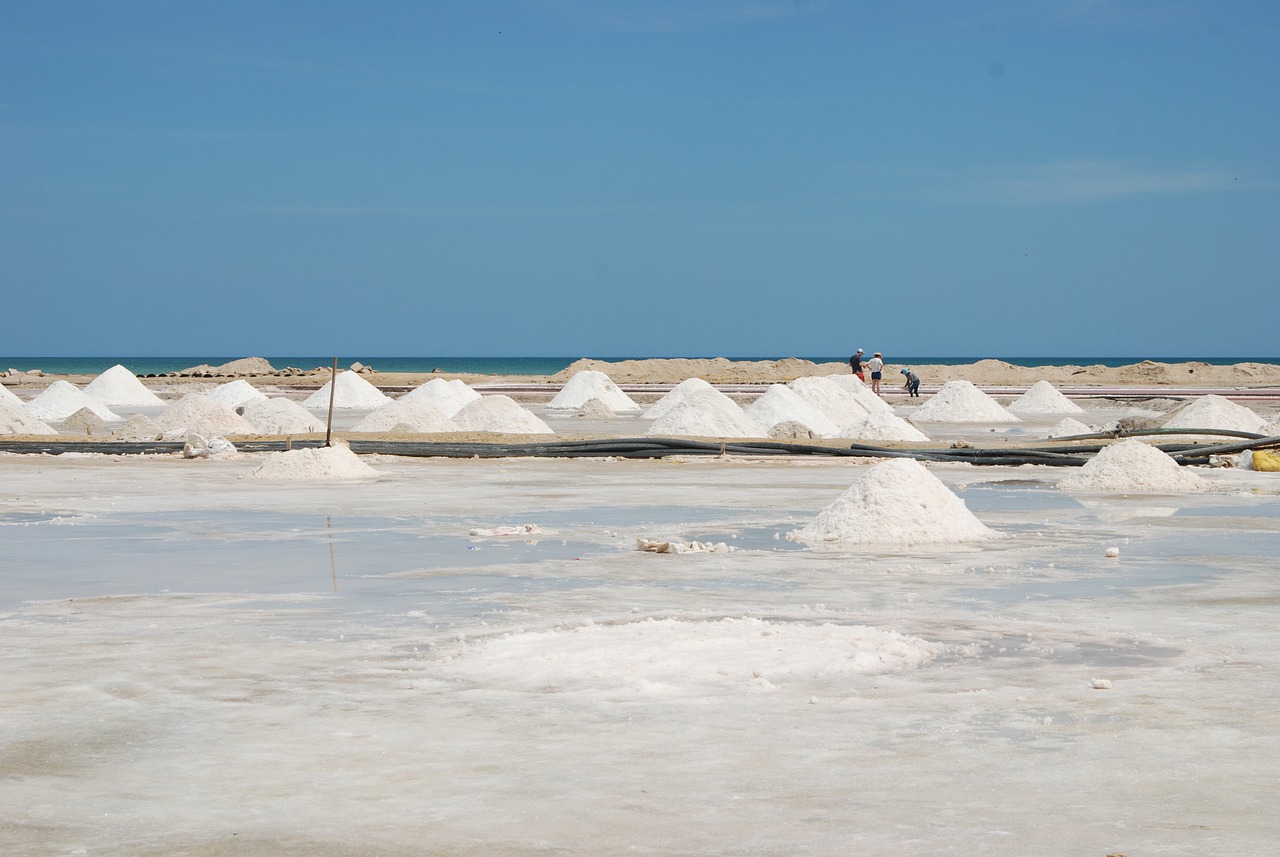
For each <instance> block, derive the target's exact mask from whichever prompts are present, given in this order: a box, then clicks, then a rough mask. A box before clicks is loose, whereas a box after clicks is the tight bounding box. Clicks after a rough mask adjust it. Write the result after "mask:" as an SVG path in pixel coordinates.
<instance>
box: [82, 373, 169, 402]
mask: <svg viewBox="0 0 1280 857" xmlns="http://www.w3.org/2000/svg"><path fill="white" fill-rule="evenodd" d="M84 394H85V395H86V396H88V397H89V398H91V399H96V400H97V401H99V402H101V403H102V404H104V405H106V406H107V407H110V408H153V407H158V406H160V405H163V404H164V400H163V399H161V398H160V397H159V396H157V395H156V394H155V393H153V392H151V391H150V390H148V389H147V388H146V387H144V386H143V384H142V382H141V381H139V380H138V376H137V375H134V374H133V373H132V372H130V371H129V370H128V369H126V368H125V367H123V366H121V365H120V364H119V363H117V364H116V365H115V366H112V367H111V368H110V369H108V370H107V371H105V372H103V373H102V374H101V375H99V376H98V377H96V378H94V379H93V380H92V381H90V382H89V383H88V384H86V385H85V387H84Z"/></svg>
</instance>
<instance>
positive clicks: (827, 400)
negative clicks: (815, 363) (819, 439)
mask: <svg viewBox="0 0 1280 857" xmlns="http://www.w3.org/2000/svg"><path fill="white" fill-rule="evenodd" d="M787 387H788V388H790V389H791V390H793V391H795V394H796V395H797V396H799V397H800V398H802V399H804V400H805V401H806V402H808V403H809V404H811V405H813V406H814V407H815V408H817V409H818V410H820V411H822V413H823V414H824V415H826V417H827V419H829V420H831V422H832V423H834V424H835V425H836V426H837V427H839V426H847V425H849V423H852V422H856V421H858V420H860V419H863V418H864V417H866V416H868V415H869V414H871V413H892V410H890V409H888V406H887V405H886V410H883V411H882V410H881V409H879V408H876V409H875V410H874V411H873V410H872V409H871V407H869V406H868V405H867V404H866V403H864V402H863V401H862V399H860V398H859V397H858V396H857V395H855V394H854V393H851V392H850V391H848V390H846V389H845V388H844V387H843V386H842V385H840V384H839V383H837V382H836V380H835V379H834V378H833V377H831V376H829V375H827V376H824V375H817V376H811V377H808V378H797V379H795V380H794V381H792V382H791V383H790V384H788V385H787ZM867 392H870V391H867ZM871 396H872V397H873V398H875V399H876V400H877V401H880V398H879V397H878V396H876V394H875V393H871Z"/></svg>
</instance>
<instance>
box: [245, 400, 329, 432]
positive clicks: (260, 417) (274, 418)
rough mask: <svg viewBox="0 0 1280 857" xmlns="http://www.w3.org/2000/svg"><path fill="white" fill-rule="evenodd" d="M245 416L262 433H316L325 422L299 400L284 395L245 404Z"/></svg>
mask: <svg viewBox="0 0 1280 857" xmlns="http://www.w3.org/2000/svg"><path fill="white" fill-rule="evenodd" d="M244 418H245V419H246V420H248V421H249V422H251V423H253V427H254V428H255V429H257V430H258V432H259V433H261V434H315V433H316V432H322V431H324V430H325V424H324V423H323V422H322V421H320V420H319V419H317V418H316V416H315V414H313V413H311V412H310V411H308V410H307V409H306V408H304V407H302V405H299V404H298V403H297V402H295V401H293V400H291V399H286V398H284V397H283V396H277V397H275V398H263V399H256V400H254V401H252V402H249V403H248V404H247V405H245V406H244Z"/></svg>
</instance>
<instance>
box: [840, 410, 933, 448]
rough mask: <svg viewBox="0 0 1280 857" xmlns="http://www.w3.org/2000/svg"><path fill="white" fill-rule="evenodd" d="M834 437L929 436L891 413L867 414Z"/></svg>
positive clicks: (918, 438)
mask: <svg viewBox="0 0 1280 857" xmlns="http://www.w3.org/2000/svg"><path fill="white" fill-rule="evenodd" d="M836 437H847V438H850V439H851V440H903V441H925V440H928V439H929V436H928V435H927V434H925V433H924V432H922V431H920V429H918V428H916V427H915V426H913V425H912V424H911V423H909V422H907V421H906V420H904V419H902V417H899V416H897V415H896V414H893V413H885V412H880V413H876V414H869V415H867V416H866V417H863V418H862V419H860V420H856V421H854V422H852V423H850V424H849V425H847V426H845V427H844V428H842V429H840V433H839V434H837V435H836Z"/></svg>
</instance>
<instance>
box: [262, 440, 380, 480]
mask: <svg viewBox="0 0 1280 857" xmlns="http://www.w3.org/2000/svg"><path fill="white" fill-rule="evenodd" d="M249 475H250V476H252V477H254V478H255V479H270V480H275V481H279V482H305V481H311V480H342V479H369V478H372V477H375V476H377V475H378V471H376V470H374V469H373V468H372V467H370V466H369V465H367V464H365V463H364V462H363V461H361V460H360V457H359V456H357V455H356V454H355V453H354V452H352V451H351V448H350V447H349V446H347V445H346V444H344V443H335V444H334V445H333V446H329V447H323V446H322V447H319V448H317V449H291V450H288V451H286V452H273V453H271V455H270V456H268V457H267V460H266V461H264V462H263V463H262V465H261V466H260V467H258V469H257V470H254V471H253V472H252V473H250V474H249Z"/></svg>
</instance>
